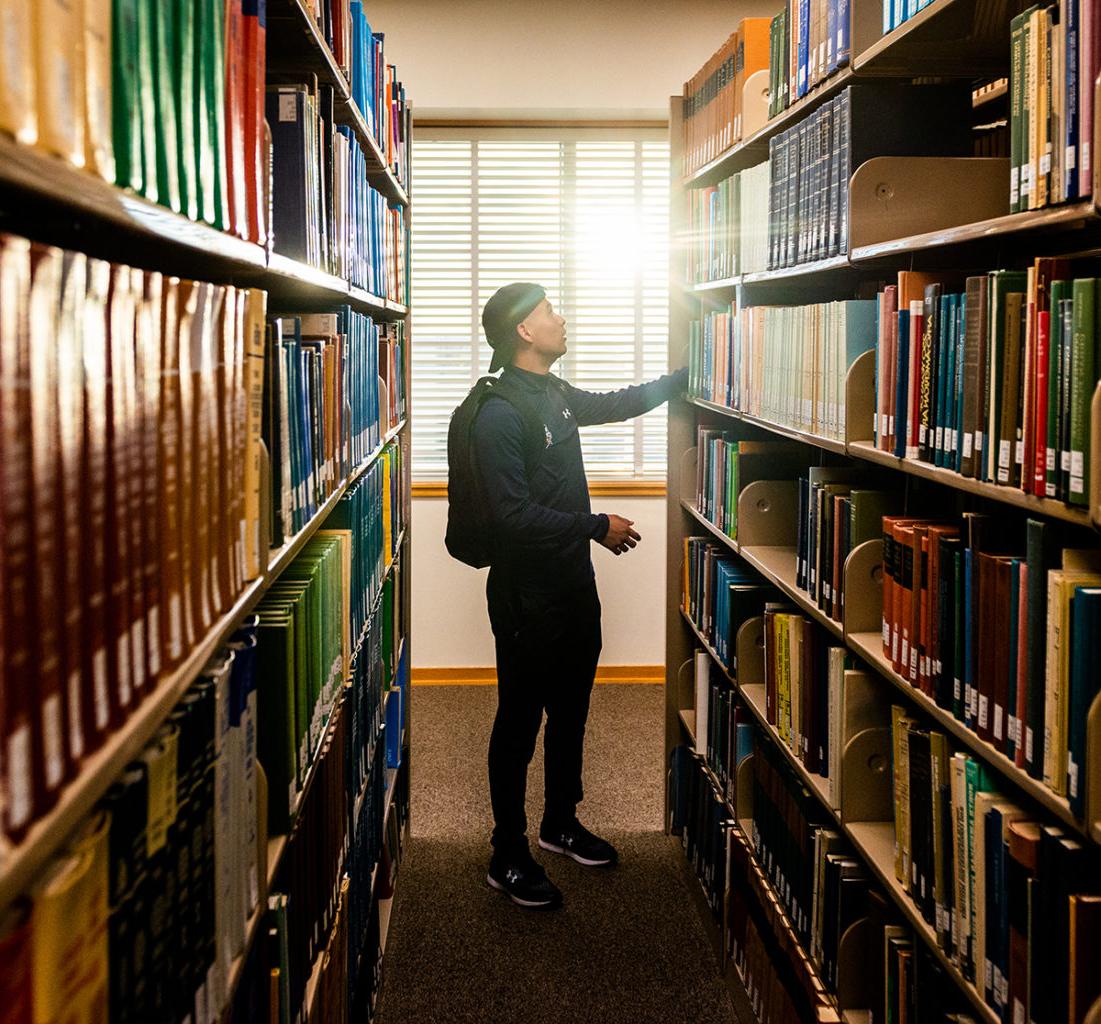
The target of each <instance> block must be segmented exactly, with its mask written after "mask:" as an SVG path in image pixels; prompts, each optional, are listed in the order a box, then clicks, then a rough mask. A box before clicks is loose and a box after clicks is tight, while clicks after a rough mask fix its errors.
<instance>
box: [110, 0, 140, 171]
mask: <svg viewBox="0 0 1101 1024" xmlns="http://www.w3.org/2000/svg"><path fill="white" fill-rule="evenodd" d="M138 28H139V23H138V0H113V3H112V5H111V53H112V55H113V59H112V61H111V140H112V142H113V144H114V147H115V184H116V185H120V186H121V187H123V188H132V189H134V191H136V192H141V191H142V161H141V140H142V134H141V133H142V120H141V92H140V90H139V77H140V71H139V67H138Z"/></svg>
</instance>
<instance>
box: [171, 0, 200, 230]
mask: <svg viewBox="0 0 1101 1024" xmlns="http://www.w3.org/2000/svg"><path fill="white" fill-rule="evenodd" d="M173 7H174V11H175V18H176V24H175V31H174V34H173V44H174V46H173V53H172V87H173V92H174V95H175V97H176V159H177V161H178V163H179V183H180V209H181V210H182V211H183V213H184V215H185V216H186V217H188V218H189V219H191V220H198V218H199V194H198V191H197V178H198V170H199V168H198V164H197V162H196V156H195V4H193V3H181V4H175V5H173Z"/></svg>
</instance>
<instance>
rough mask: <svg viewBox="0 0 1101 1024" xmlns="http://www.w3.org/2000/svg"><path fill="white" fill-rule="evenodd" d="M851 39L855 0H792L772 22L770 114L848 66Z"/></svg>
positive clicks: (770, 30)
mask: <svg viewBox="0 0 1101 1024" xmlns="http://www.w3.org/2000/svg"><path fill="white" fill-rule="evenodd" d="M850 40H851V28H850V25H849V0H787V3H785V5H784V7H783V8H782V9H781V10H780V12H779V13H778V14H776V15H774V16H773V18H772V19H771V21H770V22H769V42H770V46H769V63H768V68H769V88H768V116H769V117H775V116H776V115H777V114H779V113H781V112H782V111H784V110H787V108H788V107H789V106H791V104H793V103H794V102H795V101H796V100H800V99H802V98H803V97H804V96H806V94H807V93H808V92H810V90H811V89H813V88H814V87H815V86H817V85H818V84H819V83H820V82H823V81H825V80H826V79H827V78H829V77H830V76H831V75H833V74H836V73H837V72H838V71H840V70H841V68H843V67H846V66H847V65H848V63H849V61H850V60H851V58H852V43H851V41H850Z"/></svg>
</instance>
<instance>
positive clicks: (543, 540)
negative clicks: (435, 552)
mask: <svg viewBox="0 0 1101 1024" xmlns="http://www.w3.org/2000/svg"><path fill="white" fill-rule="evenodd" d="M482 327H483V328H484V330H485V335H486V338H487V340H488V341H489V344H490V345H491V346H492V348H493V350H494V354H493V360H492V362H491V363H490V367H489V368H490V372H491V373H493V372H495V371H497V370H499V369H501V368H502V367H504V373H503V374H502V376H501V382H500V386H499V388H500V389H505V390H508V391H510V392H512V393H513V394H516V393H517V392H519V393H520V394H521V395H522V402H521V403H520V404H521V405H525V406H528V407H530V408H531V409H532V410H534V411H535V412H536V413H537V414H538V416H539V417H541V419H542V428H543V432H544V438H543V442H542V446H541V447H542V451H540V452H539V454H538V456H537V457H536V458H535V459H534V460H533V458H532V455H531V451H532V446H531V436H530V435H531V426H530V421H531V417H530V416H529V417H525V415H524V414H523V413H522V412H521V411H520V409H519V408H517V403H516V402H513V401H508V400H506V399H505V398H503V397H500V396H497V397H494V396H493V395H492V394H491V396H490V397H489V398H488V399H486V401H485V403H484V405H483V406H482V408H481V410H480V412H479V413H478V416H477V419H476V420H475V422H474V428H473V432H472V433H473V446H474V463H475V465H476V467H477V472H478V477H479V481H480V485H481V492H482V496H483V498H484V500H485V504H486V507H487V511H488V513H489V515H488V518H489V521H490V525H491V531H492V553H491V557H490V571H489V580H488V583H487V586H486V596H487V599H488V604H489V619H490V624H491V626H492V628H493V635H494V639H495V644H496V654H497V701H498V703H497V717H496V719H495V721H494V724H493V733H492V736H491V738H490V743H489V788H490V797H491V800H492V804H493V817H494V825H495V827H494V831H493V840H492V843H493V850H494V852H493V856H492V859H491V861H490V865H489V873H488V875H487V881H488V883H489V884H490V885H491V886H492V887H493V888H495V889H498V890H500V891H502V892H504V893H506V894H507V895H508V896H509V897H510V898H511V899H512V900H513V902H515V903H518V904H520V905H521V906H525V907H536V908H551V907H557V906H560V905H561V903H562V894H561V893H560V892H559V890H558V889H557V887H556V886H555V885H554V884H553V883H552V882H551V881H550V880H549V879H548V878H547V876H546V874H545V872H544V871H543V869H542V867H541V866H540V865H539V864H538V863H536V861H535V860H534V859H533V857H532V856H531V853H530V851H529V849H528V843H527V838H526V835H525V833H526V831H527V819H526V816H525V813H524V799H525V792H526V785H527V769H528V765H529V764H530V762H531V758H532V755H533V754H534V752H535V742H536V738H537V737H538V734H539V727H540V724H541V723H542V718H543V712H544V711H545V712H546V715H547V725H546V733H545V736H544V755H545V758H544V776H545V790H544V810H543V820H542V824H541V826H540V829H539V846H540V847H541V848H542V849H544V850H548V851H550V852H552V853H557V854H563V855H565V856H569V857H572V858H573V859H574V860H575V861H577V862H578V863H580V864H585V865H588V866H593V867H605V866H611V865H614V864H615V863H616V859H617V856H616V851H615V849H614V848H613V847H612V845H611V844H610V843H608V842H606V841H605V840H603V839H600V838H599V837H597V836H595V835H593V833H592V832H590V831H589V830H588V829H586V828H585V827H584V826H583V825H581V823H580V822H579V821H578V820H577V816H576V811H577V805H578V804H579V803H580V802H581V799H582V789H581V763H582V750H583V745H584V737H585V720H586V718H587V717H588V713H589V696H590V693H591V692H592V686H593V677H594V675H595V673H596V664H597V659H598V657H599V655H600V646H601V634H600V601H599V599H598V597H597V592H596V582H595V579H594V576H593V567H592V562H591V560H590V557H589V546H590V544H591V543H592V542H593V541H595V542H597V543H598V544H602V545H603V546H604V547H606V548H608V549H609V550H610V551H612V552H614V553H615V554H616V555H620V554H625V553H627V552H628V551H630V550H631V549H632V548H633V547H635V545H636V544H638V542H639V541H640V540H641V539H642V538H641V537H640V536H639V534H638V532H637V531H636V530H635V529H634V524H633V523H632V521H631V520H629V519H625V518H624V517H623V516H618V515H610V514H604V513H601V514H599V515H594V514H593V513H592V511H591V509H590V505H589V487H588V482H587V480H586V478H585V467H584V464H583V461H582V455H581V442H580V438H579V436H578V432H577V428H578V427H581V426H587V425H591V424H595V423H611V422H615V421H618V420H626V419H630V418H632V417H634V416H640V415H641V414H642V413H645V412H648V411H649V410H651V409H653V408H655V407H657V406H658V405H660V404H661V403H662V402H665V401H666V400H667V399H669V398H670V397H671V396H672V395H674V394H676V393H677V392H678V391H681V390H683V389H684V387H685V386H686V385H687V380H688V377H687V370H683V371H681V372H679V373H675V374H671V375H669V376H666V377H662V378H660V379H659V380H656V381H652V382H650V383H648V384H643V385H638V386H635V387H629V388H624V389H623V390H621V391H615V392H611V393H609V394H592V393H591V392H587V391H580V390H578V389H577V388H574V387H572V386H570V385H569V384H567V383H565V382H564V381H561V380H560V379H559V378H557V377H555V376H553V375H552V374H551V372H550V369H551V367H552V366H553V365H554V364H555V362H557V361H558V360H559V359H560V358H561V357H562V356H563V355H564V354H565V352H566V321H565V320H564V319H563V318H562V317H561V316H559V315H558V314H557V313H555V311H554V309H553V308H552V307H551V304H550V302H549V301H548V300H547V297H546V294H545V292H544V290H543V289H542V288H541V287H540V286H539V285H536V284H525V283H516V284H510V285H506V286H505V287H503V288H501V289H499V290H498V291H497V292H496V293H495V294H494V295H493V297H492V298H490V300H489V301H488V302H487V303H486V305H485V308H484V310H483V311H482ZM526 419H527V422H525V420H526ZM536 425H538V420H536ZM535 440H536V442H538V440H539V438H538V437H536V438H535ZM537 447H538V445H537Z"/></svg>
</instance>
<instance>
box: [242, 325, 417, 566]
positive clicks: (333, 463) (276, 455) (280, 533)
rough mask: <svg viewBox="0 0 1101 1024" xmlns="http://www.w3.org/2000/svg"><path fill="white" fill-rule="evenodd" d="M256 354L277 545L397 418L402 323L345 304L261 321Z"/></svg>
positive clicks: (401, 404)
mask: <svg viewBox="0 0 1101 1024" xmlns="http://www.w3.org/2000/svg"><path fill="white" fill-rule="evenodd" d="M265 348H266V358H265V361H264V376H263V397H262V402H261V407H262V409H263V430H262V433H263V440H264V444H265V445H266V447H267V450H268V453H269V455H270V458H271V521H270V524H269V526H270V530H271V542H272V544H273V546H278V545H280V544H282V543H283V541H284V540H285V539H286V538H288V537H290V536H292V535H293V534H294V533H296V532H297V531H298V530H300V529H302V527H303V526H304V525H305V524H306V523H307V522H309V520H310V519H311V518H312V517H313V515H315V514H316V512H317V510H318V508H319V507H320V506H321V505H322V504H324V502H325V500H326V499H327V498H328V497H329V495H331V494H332V493H333V491H335V490H336V489H337V488H338V487H339V486H340V485H341V484H342V482H343V481H344V480H346V479H347V478H348V476H350V475H351V473H352V472H353V471H354V470H355V468H356V467H358V466H360V465H361V464H362V463H363V462H364V460H366V459H367V458H368V457H369V456H370V455H371V454H372V453H373V452H375V450H376V449H377V448H378V446H379V444H380V443H381V441H382V437H383V436H384V434H385V433H386V432H387V431H389V430H391V429H393V428H394V427H395V426H397V424H398V422H400V419H401V418H402V417H403V416H404V413H405V376H404V361H405V351H404V350H405V339H404V325H403V324H378V323H375V321H373V320H372V319H371V318H370V317H368V316H365V315H364V314H362V313H357V312H355V311H354V310H352V309H351V308H350V307H347V306H346V307H343V308H341V309H340V310H339V311H338V312H336V313H310V314H304V315H301V316H296V317H282V318H280V319H277V320H272V321H270V322H269V323H268V325H267V337H266V343H265Z"/></svg>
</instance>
